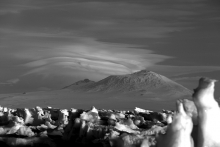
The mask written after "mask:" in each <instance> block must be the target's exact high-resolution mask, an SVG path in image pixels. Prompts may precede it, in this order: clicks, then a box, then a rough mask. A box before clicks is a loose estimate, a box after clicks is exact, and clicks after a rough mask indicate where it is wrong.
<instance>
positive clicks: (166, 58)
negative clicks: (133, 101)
mask: <svg viewBox="0 0 220 147" xmlns="http://www.w3.org/2000/svg"><path fill="white" fill-rule="evenodd" d="M0 34H1V35H0V93H14V92H27V91H38V90H50V89H60V88H62V87H64V86H67V85H70V84H72V83H74V82H76V81H79V80H82V79H85V78H88V79H90V80H94V81H98V80H101V79H103V78H105V77H107V76H109V75H121V74H130V73H133V72H137V71H139V70H143V69H147V70H150V71H154V72H156V73H159V74H162V75H164V76H166V77H168V78H170V79H172V80H175V81H176V82H178V83H180V84H182V85H184V86H185V87H187V88H189V89H192V88H195V86H196V85H197V83H198V79H199V78H200V77H201V76H208V77H211V78H215V79H219V80H220V58H219V55H220V1H219V0H117V1H116V0H62V1H61V0H1V1H0ZM219 88H220V86H219ZM219 91H220V90H219ZM219 96H220V95H219Z"/></svg>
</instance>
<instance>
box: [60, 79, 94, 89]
mask: <svg viewBox="0 0 220 147" xmlns="http://www.w3.org/2000/svg"><path fill="white" fill-rule="evenodd" d="M91 83H95V82H94V81H91V80H89V79H84V80H80V81H78V82H76V83H73V84H71V85H68V86H66V87H63V89H72V88H74V87H75V88H76V87H79V86H84V85H87V84H91Z"/></svg>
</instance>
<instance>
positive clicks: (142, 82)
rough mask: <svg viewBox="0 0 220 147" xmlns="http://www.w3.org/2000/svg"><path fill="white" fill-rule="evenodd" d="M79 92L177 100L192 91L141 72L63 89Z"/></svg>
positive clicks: (155, 75)
mask: <svg viewBox="0 0 220 147" xmlns="http://www.w3.org/2000/svg"><path fill="white" fill-rule="evenodd" d="M63 89H72V90H74V91H80V92H104V93H115V94H127V93H133V94H136V95H142V96H146V97H149V98H166V99H178V98H182V97H191V95H192V91H190V90H189V89H187V88H185V87H184V86H182V85H180V84H178V83H176V82H174V81H172V80H171V79H169V78H167V77H165V76H162V75H160V74H157V73H155V72H152V71H147V70H141V71H139V72H135V73H132V74H127V75H112V76H109V77H107V78H105V79H102V80H100V81H98V82H94V81H91V80H89V79H85V80H82V81H78V82H76V83H74V84H71V85H69V86H66V87H64V88H63Z"/></svg>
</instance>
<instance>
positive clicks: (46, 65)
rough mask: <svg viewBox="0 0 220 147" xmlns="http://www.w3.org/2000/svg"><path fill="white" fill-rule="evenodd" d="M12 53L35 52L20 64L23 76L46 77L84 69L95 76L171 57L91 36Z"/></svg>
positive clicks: (138, 68)
mask: <svg viewBox="0 0 220 147" xmlns="http://www.w3.org/2000/svg"><path fill="white" fill-rule="evenodd" d="M20 55H21V56H20ZM15 56H16V57H17V58H20V59H22V58H24V59H29V60H30V59H32V57H33V58H34V57H36V56H38V58H39V59H38V60H35V61H30V62H28V63H25V64H22V65H21V66H22V67H26V68H27V69H28V70H29V71H28V72H26V73H25V74H23V76H27V75H31V74H37V75H43V76H46V77H48V76H54V75H71V74H73V73H74V72H76V71H78V72H80V73H82V72H87V73H88V75H89V74H90V75H89V76H90V77H93V76H95V77H97V76H96V75H94V74H97V73H98V74H99V75H102V76H100V78H101V77H104V76H108V75H118V74H128V73H132V72H135V71H138V70H141V69H144V68H147V67H150V66H153V65H155V64H156V63H159V62H162V61H164V60H166V59H168V58H171V57H169V56H164V55H159V54H155V53H153V52H152V51H151V50H146V49H141V48H140V47H138V46H137V47H135V46H132V45H128V44H114V43H102V42H99V41H96V40H93V39H83V40H80V41H79V42H78V43H75V44H72V45H68V46H60V47H56V48H53V49H48V50H45V51H44V52H39V51H38V50H31V51H30V50H29V51H28V50H26V51H25V53H23V52H19V53H15ZM61 71H62V72H61ZM91 73H92V74H91ZM73 75H74V74H73Z"/></svg>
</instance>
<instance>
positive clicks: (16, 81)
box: [0, 78, 20, 85]
mask: <svg viewBox="0 0 220 147" xmlns="http://www.w3.org/2000/svg"><path fill="white" fill-rule="evenodd" d="M19 81H20V79H17V78H16V79H11V80H8V81H6V82H0V85H13V84H16V83H18V82H19Z"/></svg>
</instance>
